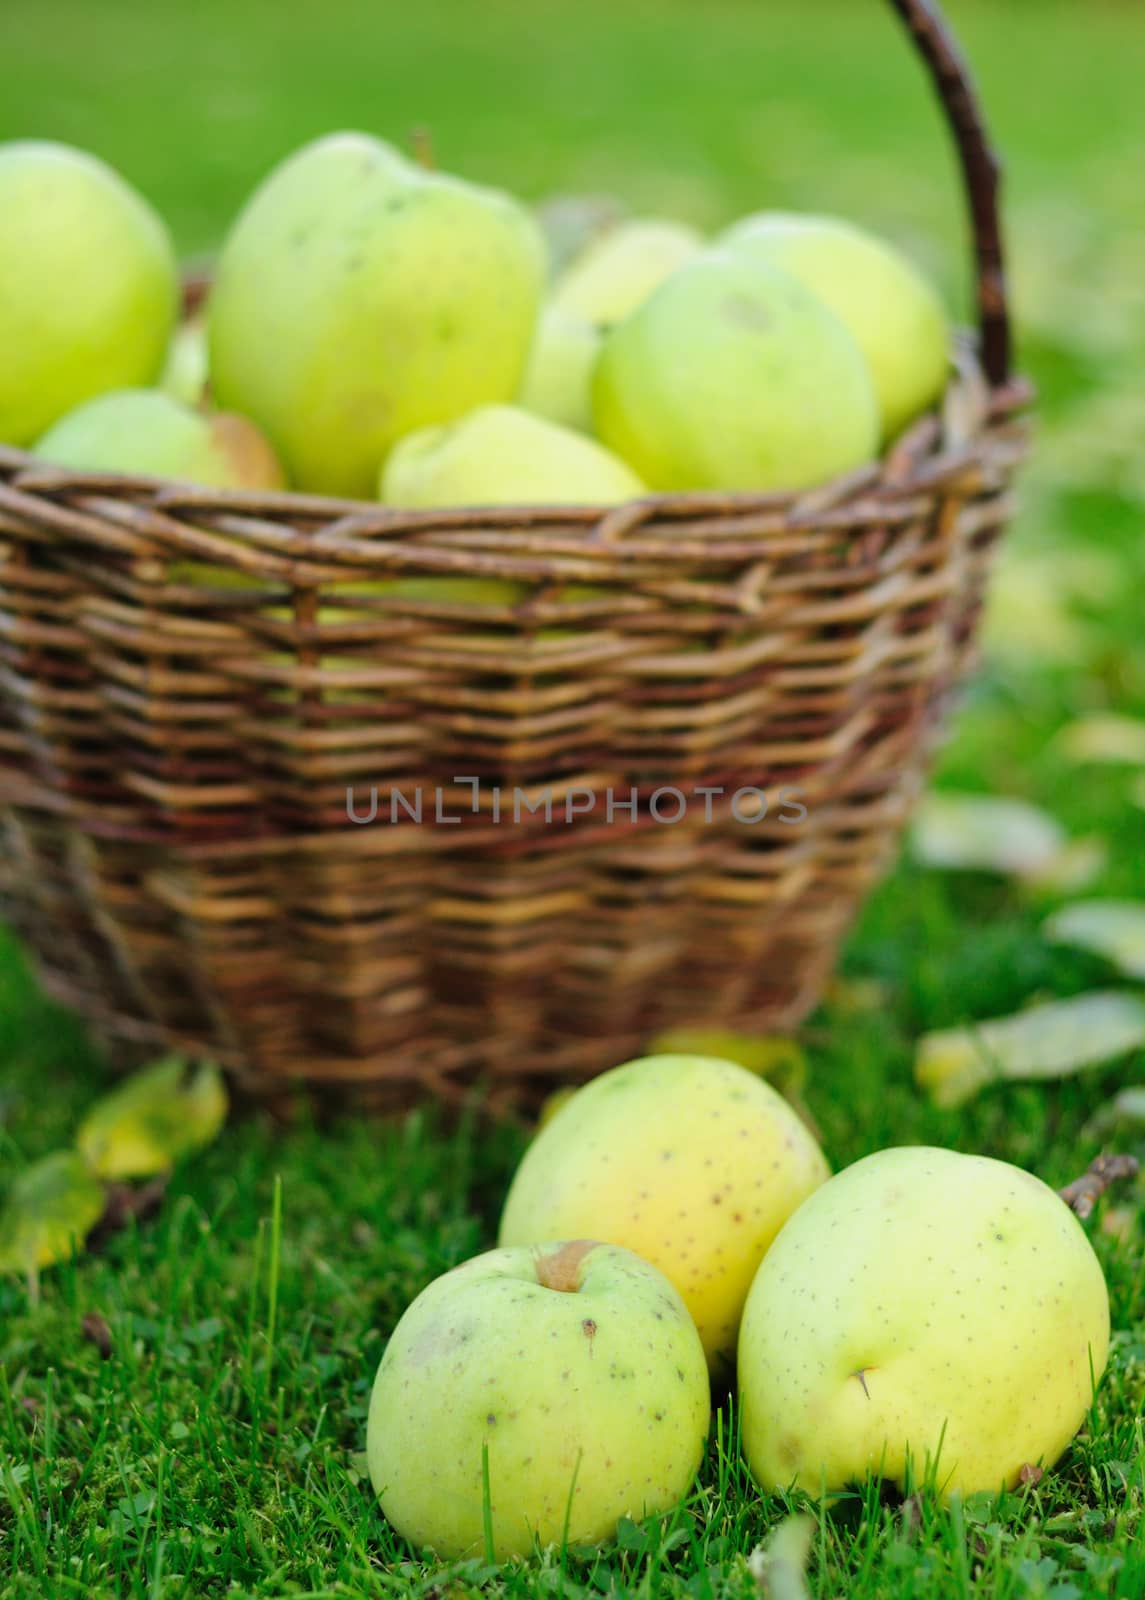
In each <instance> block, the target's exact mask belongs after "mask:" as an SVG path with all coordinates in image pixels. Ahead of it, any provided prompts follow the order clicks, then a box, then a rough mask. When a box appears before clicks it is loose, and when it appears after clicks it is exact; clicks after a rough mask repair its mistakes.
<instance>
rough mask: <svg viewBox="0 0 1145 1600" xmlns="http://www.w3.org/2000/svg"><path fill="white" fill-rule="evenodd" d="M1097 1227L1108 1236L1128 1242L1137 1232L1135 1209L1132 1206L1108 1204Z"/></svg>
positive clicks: (1120, 1241)
mask: <svg viewBox="0 0 1145 1600" xmlns="http://www.w3.org/2000/svg"><path fill="white" fill-rule="evenodd" d="M1099 1227H1100V1228H1101V1231H1102V1233H1104V1234H1107V1235H1108V1237H1109V1238H1111V1239H1116V1240H1117V1241H1118V1242H1119V1243H1120V1244H1128V1243H1129V1242H1130V1241H1131V1240H1132V1239H1133V1237H1134V1235H1135V1234H1136V1232H1137V1210H1136V1208H1135V1207H1134V1206H1109V1207H1108V1209H1107V1210H1106V1212H1105V1214H1104V1215H1103V1217H1102V1219H1101V1222H1100V1223H1099Z"/></svg>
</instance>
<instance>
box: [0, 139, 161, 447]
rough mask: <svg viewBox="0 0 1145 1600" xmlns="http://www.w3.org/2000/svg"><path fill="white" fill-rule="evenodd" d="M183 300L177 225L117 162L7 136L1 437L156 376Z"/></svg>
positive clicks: (0, 156) (0, 300)
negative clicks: (168, 223) (174, 237)
mask: <svg viewBox="0 0 1145 1600" xmlns="http://www.w3.org/2000/svg"><path fill="white" fill-rule="evenodd" d="M177 303H178V278H177V273H176V266H175V252H174V249H173V248H172V244H171V239H170V237H169V235H168V233H167V229H166V228H165V227H164V225H163V223H162V222H161V221H160V219H159V217H158V216H156V214H155V212H154V211H153V210H152V209H151V207H150V206H149V205H148V204H147V202H146V201H145V200H144V199H143V198H142V196H141V195H139V194H137V193H136V192H135V190H134V189H132V188H130V187H129V185H128V184H126V183H125V182H124V181H123V179H122V178H120V177H119V176H118V175H117V174H116V173H115V172H113V171H112V170H111V168H110V167H108V166H105V165H104V163H103V162H102V161H99V160H97V159H96V157H94V156H89V155H85V154H83V152H82V151H79V150H72V149H70V148H69V147H68V146H66V145H59V144H47V143H40V142H37V141H32V140H28V141H16V142H14V143H12V144H6V145H2V146H0V441H2V442H4V443H6V444H14V445H20V446H23V445H29V444H31V442H32V441H33V440H34V439H36V438H38V437H39V435H40V434H41V433H43V431H44V429H45V428H47V427H49V426H50V424H51V423H53V422H55V421H56V419H57V418H58V417H61V416H63V414H64V413H65V412H66V411H70V410H71V409H72V408H73V407H74V406H77V405H79V403H80V402H81V401H82V400H87V399H89V398H90V397H91V396H92V395H97V394H101V393H102V392H103V391H104V390H106V389H116V388H121V387H124V386H127V385H133V384H148V383H152V382H153V381H154V380H155V379H156V378H157V377H158V375H159V371H160V368H161V367H162V364H163V358H164V354H165V352H166V349H167V342H168V340H169V338H170V336H171V330H172V328H173V326H174V323H175V312H176V306H177Z"/></svg>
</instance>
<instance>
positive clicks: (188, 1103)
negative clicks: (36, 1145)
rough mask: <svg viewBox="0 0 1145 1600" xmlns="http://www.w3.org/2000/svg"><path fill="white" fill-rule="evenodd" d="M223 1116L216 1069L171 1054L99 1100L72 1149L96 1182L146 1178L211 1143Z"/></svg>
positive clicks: (222, 1092) (220, 1082) (223, 1093)
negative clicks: (86, 1163) (75, 1150)
mask: <svg viewBox="0 0 1145 1600" xmlns="http://www.w3.org/2000/svg"><path fill="white" fill-rule="evenodd" d="M226 1115H227V1092H226V1088H225V1086H224V1084H223V1078H222V1074H221V1073H220V1072H219V1069H218V1068H217V1067H215V1066H213V1065H211V1064H210V1063H208V1062H199V1063H197V1064H195V1065H193V1066H192V1065H190V1064H189V1063H188V1062H186V1061H184V1060H183V1059H182V1057H180V1056H170V1057H168V1058H167V1059H166V1060H164V1061H160V1062H157V1063H156V1064H155V1065H154V1066H152V1067H147V1068H145V1069H144V1071H142V1072H140V1073H137V1074H136V1075H135V1076H134V1077H132V1078H129V1079H128V1080H127V1082H126V1083H124V1084H123V1085H122V1086H121V1087H120V1088H118V1089H114V1090H112V1092H111V1093H110V1094H108V1095H105V1096H104V1097H103V1099H102V1100H98V1101H97V1102H96V1104H95V1105H94V1106H93V1107H92V1109H91V1110H90V1111H89V1112H88V1114H87V1116H86V1117H85V1118H84V1120H83V1122H82V1123H81V1125H80V1130H79V1133H78V1135H77V1137H76V1147H77V1149H79V1150H80V1151H82V1153H83V1154H84V1155H85V1156H86V1158H87V1160H88V1162H89V1164H90V1166H91V1168H92V1170H93V1172H96V1173H97V1174H98V1175H99V1176H100V1177H101V1178H150V1177H153V1176H155V1175H157V1174H158V1173H161V1172H166V1171H167V1170H168V1169H169V1168H170V1167H173V1166H174V1165H175V1163H176V1162H177V1161H179V1160H181V1159H182V1157H183V1156H186V1155H190V1154H191V1153H192V1152H193V1151H195V1150H201V1149H202V1148H203V1147H204V1146H205V1145H208V1144H210V1143H211V1141H212V1140H213V1139H214V1138H215V1136H216V1134H217V1133H218V1132H219V1130H220V1128H221V1127H222V1125H223V1123H224V1122H225V1121H226Z"/></svg>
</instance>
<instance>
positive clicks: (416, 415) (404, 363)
mask: <svg viewBox="0 0 1145 1600" xmlns="http://www.w3.org/2000/svg"><path fill="white" fill-rule="evenodd" d="M544 270H545V269H544V244H543V241H542V239H541V235H540V230H539V228H538V226H537V224H536V222H535V221H534V220H533V218H532V217H531V216H530V214H529V213H528V212H527V211H525V210H524V208H523V207H521V206H519V205H518V204H517V203H516V202H515V201H514V200H512V199H510V198H509V197H508V196H507V195H503V194H501V193H499V192H497V191H494V190H491V189H482V188H478V187H476V186H474V185H472V184H468V183H464V182H462V181H461V180H460V179H457V178H452V177H448V176H446V175H444V174H441V173H434V172H426V171H424V170H423V169H421V168H420V167H415V166H413V165H411V164H410V163H409V162H407V161H405V160H403V158H402V157H401V156H400V155H399V154H398V152H397V151H395V150H393V149H392V148H391V147H390V146H388V145H385V144H382V143H381V142H379V141H378V140H376V139H372V138H369V137H368V136H367V135H365V134H355V133H343V134H334V135H331V136H330V137H328V138H325V139H320V140H318V141H317V142H316V143H314V144H310V145H307V146H306V147H305V148H304V149H302V150H300V151H298V152H297V153H296V154H295V155H294V156H292V157H291V158H290V159H289V160H288V161H286V162H284V163H283V164H282V165H281V166H280V167H278V168H277V169H276V170H275V171H274V172H272V173H271V174H270V176H269V177H268V178H267V179H266V181H265V182H264V183H263V184H262V186H261V187H260V188H259V189H258V190H257V191H256V193H255V194H254V196H253V197H252V199H251V200H250V201H249V202H248V204H247V206H246V208H245V210H244V211H243V212H242V214H241V216H240V217H239V219H238V221H237V222H236V223H235V226H234V228H233V229H232V231H231V233H230V235H229V237H228V239H227V240H226V243H225V245H224V247H223V251H222V255H221V258H220V261H219V271H218V277H217V281H216V283H215V286H214V288H213V290H212V293H211V299H210V305H209V309H208V321H209V336H210V360H211V379H212V385H213V389H214V395H215V399H216V400H217V401H218V403H219V404H220V405H222V406H226V407H229V408H231V409H234V410H237V411H242V412H245V413H246V414H247V415H249V416H251V417H253V418H254V420H255V421H256V422H257V423H258V424H259V426H260V427H261V428H263V430H264V431H265V432H266V434H267V436H268V437H269V438H270V440H271V443H272V444H273V445H274V446H275V448H276V450H277V451H278V453H279V455H280V456H281V457H282V459H283V461H284V463H285V465H286V468H287V471H288V473H289V474H290V477H291V480H292V482H293V483H294V484H295V485H296V486H297V487H298V488H300V489H308V490H317V491H322V492H329V493H333V494H340V495H358V496H369V495H372V494H373V492H374V487H375V485H376V482H377V477H378V470H379V467H380V466H381V463H382V461H383V460H384V458H385V456H386V454H387V453H388V451H389V449H390V447H391V446H392V445H393V443H394V441H395V440H396V439H398V438H400V437H401V435H403V434H406V433H410V432H412V431H413V430H414V429H418V428H423V427H427V426H429V425H430V424H431V423H437V422H447V421H449V420H450V419H452V418H454V417H458V416H461V415H462V414H463V413H464V412H466V411H469V410H471V409H472V408H473V407H474V406H479V405H483V404H486V403H492V402H496V401H502V400H504V401H507V400H511V399H512V398H513V396H514V395H515V394H516V392H517V390H518V388H519V386H520V382H521V378H522V375H523V373H524V370H525V362H526V360H527V358H528V354H529V347H530V344H531V342H532V337H533V328H534V324H535V322H536V317H537V312H538V309H539V305H540V299H541V292H542V287H543V281H544Z"/></svg>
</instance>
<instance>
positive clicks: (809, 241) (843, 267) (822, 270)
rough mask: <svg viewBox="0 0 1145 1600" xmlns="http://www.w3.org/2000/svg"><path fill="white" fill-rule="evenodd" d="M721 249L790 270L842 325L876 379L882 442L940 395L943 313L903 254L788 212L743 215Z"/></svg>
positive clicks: (843, 227)
mask: <svg viewBox="0 0 1145 1600" xmlns="http://www.w3.org/2000/svg"><path fill="white" fill-rule="evenodd" d="M721 243H722V244H724V245H725V246H726V248H727V249H729V250H732V251H734V252H735V253H736V254H737V255H742V256H743V257H744V259H745V260H751V261H759V262H762V263H763V264H764V265H765V266H771V267H781V268H782V269H783V270H784V271H785V272H790V273H791V275H792V276H793V277H795V278H798V279H799V280H800V282H801V283H804V284H806V286H807V287H808V288H809V289H810V290H812V292H813V293H815V294H817V295H818V296H819V298H820V299H821V300H823V301H825V302H826V304H827V305H828V306H830V308H831V310H832V311H833V312H834V313H835V315H836V316H837V317H838V318H839V320H840V321H841V322H843V323H845V324H846V326H847V327H848V328H849V329H850V331H851V333H852V334H853V335H854V337H855V340H856V342H857V344H858V346H859V348H860V350H862V352H863V354H864V356H865V357H866V358H867V365H868V366H869V367H870V370H871V376H872V377H873V378H874V382H875V392H876V394H877V395H878V399H879V410H880V413H881V416H882V430H883V437H884V438H885V439H893V438H894V437H895V435H896V434H899V433H901V432H902V430H903V428H905V427H906V425H907V424H908V423H909V422H912V421H913V420H914V418H915V417H917V416H918V415H920V413H921V412H923V411H925V410H926V409H927V408H928V407H929V406H932V405H933V404H934V403H935V401H936V400H937V399H938V398H939V396H940V395H941V394H942V391H943V389H944V388H945V386H946V380H947V377H948V375H949V371H950V330H949V328H948V326H947V321H946V313H945V311H944V310H943V306H942V301H941V300H940V299H939V297H938V295H937V293H936V292H935V290H934V289H933V288H932V287H931V285H930V284H929V283H928V282H927V280H926V279H925V278H924V277H923V275H922V273H921V272H919V270H918V268H917V267H916V266H915V265H914V263H913V262H911V261H908V260H907V258H906V256H904V255H903V254H902V252H901V251H899V250H896V249H895V248H894V247H893V246H892V245H889V244H887V243H886V242H885V241H884V240H882V239H878V238H876V237H875V236H874V235H873V234H870V233H867V232H865V231H864V230H863V229H862V228H856V227H854V226H853V225H852V224H851V223H849V222H842V221H839V220H838V219H836V218H834V217H801V216H792V215H790V214H788V213H786V212H762V213H760V214H759V215H758V216H754V217H746V218H745V219H744V220H743V221H742V222H739V223H737V224H736V225H735V227H733V228H731V229H729V230H728V232H727V233H726V234H724V235H723V238H722V240H721Z"/></svg>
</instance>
